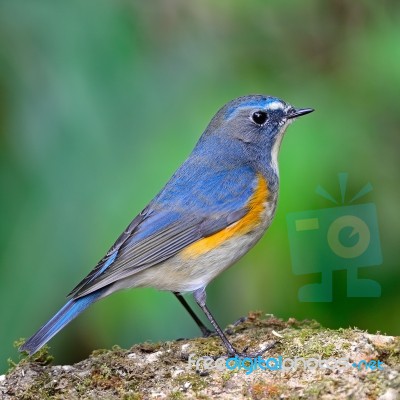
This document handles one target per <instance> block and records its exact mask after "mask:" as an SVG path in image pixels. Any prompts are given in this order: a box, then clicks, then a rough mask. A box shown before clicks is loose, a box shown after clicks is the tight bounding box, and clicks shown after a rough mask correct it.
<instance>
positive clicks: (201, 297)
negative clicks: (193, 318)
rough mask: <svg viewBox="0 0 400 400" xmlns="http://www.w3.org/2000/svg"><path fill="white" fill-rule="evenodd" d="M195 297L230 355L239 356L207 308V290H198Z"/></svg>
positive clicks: (194, 293)
mask: <svg viewBox="0 0 400 400" xmlns="http://www.w3.org/2000/svg"><path fill="white" fill-rule="evenodd" d="M193 297H194V299H195V300H196V303H197V304H198V305H199V307H200V308H201V309H202V310H203V312H204V314H205V315H206V317H207V318H208V320H209V321H210V323H211V325H212V326H213V327H214V328H215V331H216V332H217V333H218V336H219V337H220V338H221V340H222V342H223V343H224V345H225V347H226V349H227V350H228V354H229V355H231V356H233V355H235V354H238V352H237V351H236V350H235V348H234V347H233V346H232V344H231V342H230V341H229V340H228V338H227V337H226V336H225V334H224V332H223V331H222V329H221V328H220V327H219V325H218V324H217V321H216V320H215V318H214V317H213V316H212V314H211V313H210V310H209V309H208V307H207V306H206V297H207V295H206V290H205V288H200V289H197V290H195V291H194V292H193Z"/></svg>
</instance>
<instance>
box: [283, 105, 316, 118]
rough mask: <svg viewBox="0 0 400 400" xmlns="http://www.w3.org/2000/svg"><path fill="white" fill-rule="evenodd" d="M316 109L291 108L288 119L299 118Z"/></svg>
mask: <svg viewBox="0 0 400 400" xmlns="http://www.w3.org/2000/svg"><path fill="white" fill-rule="evenodd" d="M313 111H314V109H313V108H297V109H296V108H291V109H290V110H289V111H288V114H287V118H288V119H292V118H297V117H301V116H302V115H306V114H309V113H311V112H313Z"/></svg>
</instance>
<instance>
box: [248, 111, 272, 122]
mask: <svg viewBox="0 0 400 400" xmlns="http://www.w3.org/2000/svg"><path fill="white" fill-rule="evenodd" d="M251 119H252V120H253V122H255V123H256V124H257V125H264V124H265V122H266V121H267V119H268V115H267V113H266V112H265V111H256V112H255V113H254V114H253V115H252V116H251Z"/></svg>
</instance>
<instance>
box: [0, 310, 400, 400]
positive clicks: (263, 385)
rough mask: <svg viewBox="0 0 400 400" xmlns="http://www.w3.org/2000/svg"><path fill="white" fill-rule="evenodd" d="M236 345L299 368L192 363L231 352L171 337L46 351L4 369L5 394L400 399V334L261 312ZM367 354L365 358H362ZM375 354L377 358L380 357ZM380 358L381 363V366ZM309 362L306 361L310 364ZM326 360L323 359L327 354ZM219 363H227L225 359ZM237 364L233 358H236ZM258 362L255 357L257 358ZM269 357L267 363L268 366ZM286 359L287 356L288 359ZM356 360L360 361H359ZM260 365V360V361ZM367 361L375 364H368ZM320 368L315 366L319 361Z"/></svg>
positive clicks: (210, 341)
mask: <svg viewBox="0 0 400 400" xmlns="http://www.w3.org/2000/svg"><path fill="white" fill-rule="evenodd" d="M228 331H229V333H230V339H231V340H232V343H233V344H234V345H235V346H236V348H237V349H243V348H248V349H249V350H248V351H258V350H260V349H262V348H264V347H265V346H267V345H268V344H271V343H273V342H276V343H275V346H274V347H273V348H272V349H271V350H269V351H268V352H267V353H266V354H264V355H263V356H262V357H263V359H265V360H266V359H268V358H271V360H270V363H269V365H270V366H274V365H276V364H275V363H276V360H279V357H281V358H280V360H281V361H282V360H285V359H286V360H287V359H289V358H290V359H292V360H297V367H296V368H294V367H293V368H289V366H290V363H289V364H287V363H286V367H287V368H286V369H278V370H269V369H266V370H263V369H262V368H261V367H260V366H259V367H257V369H255V370H253V371H252V372H250V369H251V368H250V366H251V365H250V364H249V363H250V362H252V361H248V362H247V364H245V365H243V368H242V369H240V370H238V369H237V368H236V369H234V370H229V369H228V368H226V367H225V368H219V369H216V368H214V369H210V370H204V369H203V367H204V363H199V364H198V366H200V370H197V371H196V366H195V362H193V363H192V365H189V362H188V360H189V356H190V355H192V356H191V359H192V360H195V361H196V360H198V358H199V357H202V356H210V357H211V358H210V359H209V360H211V361H209V363H213V365H215V360H216V359H218V358H219V357H222V356H224V348H223V347H222V346H221V343H220V340H219V338H218V337H213V336H212V337H210V338H199V339H191V340H180V341H175V342H165V343H142V344H138V345H135V346H133V347H132V348H131V349H129V350H124V349H121V348H119V347H117V346H115V347H114V348H113V349H112V350H96V351H94V352H93V354H92V355H91V356H90V357H89V358H88V359H86V360H83V361H81V362H79V363H77V364H75V365H63V366H60V365H56V366H51V365H48V364H49V362H50V361H51V356H50V355H49V354H48V352H47V351H46V350H42V351H41V352H40V353H38V354H37V355H35V356H34V357H31V358H25V359H23V360H21V361H20V362H19V363H18V364H16V365H14V366H13V367H12V368H11V369H10V371H9V373H8V374H7V375H3V376H0V398H2V399H7V400H8V399H24V400H31V399H32V400H33V399H41V400H42V399H126V400H128V399H148V398H160V399H162V398H165V399H185V398H196V399H211V398H212V399H215V398H217V399H231V398H235V399H241V398H246V399H248V398H250V399H303V398H304V399H321V398H322V399H347V398H354V399H380V400H394V399H398V398H400V396H399V392H400V338H399V337H393V336H386V335H381V334H379V333H378V334H375V335H372V334H369V333H366V332H364V331H360V330H357V329H350V328H349V329H339V330H331V329H326V328H323V327H321V326H320V325H319V324H318V323H316V322H315V321H297V320H295V319H293V318H290V319H289V320H288V321H283V320H281V319H278V318H275V317H273V316H270V315H269V316H267V318H264V319H262V318H261V313H250V314H249V316H248V318H247V319H246V320H245V321H244V322H242V323H240V324H238V325H237V326H231V327H230V328H229V330H228ZM311 358H312V359H314V360H313V361H310V359H311ZM328 359H331V360H333V359H346V360H347V364H346V365H345V366H344V367H343V365H344V364H343V365H342V366H341V365H339V366H337V367H334V366H333V364H330V366H331V368H323V367H322V368H321V367H318V366H317V367H315V365H316V363H318V361H319V360H328ZM361 360H364V363H361V364H359V362H360V361H361ZM374 360H375V362H374ZM378 361H379V362H380V363H379V368H378ZM308 362H309V363H310V364H307V365H308V366H309V368H305V365H304V364H305V363H308ZM320 362H321V361H320ZM220 365H223V361H222V364H221V363H220ZM231 365H232V364H231ZM252 365H253V364H252ZM262 365H264V367H265V364H261V366H262ZM284 365H285V362H284ZM353 365H354V366H353ZM254 366H255V364H254V365H253V368H255V367H254ZM366 366H367V367H368V368H366ZM314 367H315V368H314Z"/></svg>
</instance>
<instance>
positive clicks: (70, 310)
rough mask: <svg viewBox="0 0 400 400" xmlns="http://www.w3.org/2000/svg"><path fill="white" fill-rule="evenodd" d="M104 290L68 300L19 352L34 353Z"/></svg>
mask: <svg viewBox="0 0 400 400" xmlns="http://www.w3.org/2000/svg"><path fill="white" fill-rule="evenodd" d="M104 291H105V290H104V289H100V290H97V291H96V292H93V293H90V294H88V295H87V296H83V297H80V298H79V299H76V300H74V299H71V300H69V301H68V302H67V303H66V304H65V305H64V307H62V308H61V310H60V311H58V313H57V314H55V315H54V317H53V318H52V319H51V320H50V321H48V322H47V323H46V324H45V325H43V326H42V327H41V328H40V329H39V330H38V331H37V332H36V333H35V334H34V335H33V336H32V337H30V338H29V339H28V340H27V341H26V342H25V343H24V344H23V345H22V346H21V347H20V348H19V350H20V351H26V352H28V353H29V354H33V353H36V352H37V351H38V350H39V349H40V348H41V347H42V346H44V345H45V344H46V343H47V342H48V341H49V340H50V339H51V338H52V337H53V336H54V335H55V334H56V333H57V332H58V331H60V330H61V329H62V328H64V326H65V325H67V324H68V323H70V322H71V321H72V320H73V319H74V318H76V317H77V316H78V315H79V314H80V313H81V312H82V311H84V310H86V308H88V307H89V306H90V305H91V304H92V303H94V302H95V301H96V300H98V299H99V297H101V295H102V294H103V293H104Z"/></svg>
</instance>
